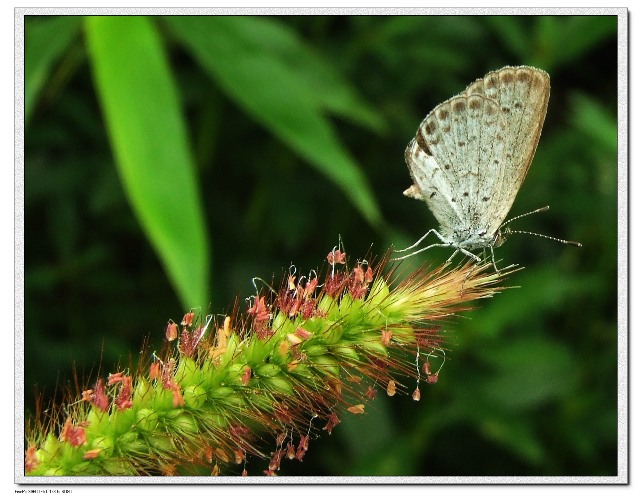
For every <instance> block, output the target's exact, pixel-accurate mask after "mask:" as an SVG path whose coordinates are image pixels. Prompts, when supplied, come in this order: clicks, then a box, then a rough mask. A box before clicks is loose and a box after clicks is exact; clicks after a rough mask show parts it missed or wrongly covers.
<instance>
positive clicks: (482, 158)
mask: <svg viewBox="0 0 642 499" xmlns="http://www.w3.org/2000/svg"><path fill="white" fill-rule="evenodd" d="M505 137H506V123H505V119H504V116H502V114H501V112H500V108H499V106H498V104H497V103H496V102H495V101H493V100H492V99H489V98H486V97H483V96H480V95H470V96H463V95H460V96H456V97H453V98H452V99H449V100H447V101H446V102H444V103H442V104H440V105H439V106H437V107H436V108H435V109H434V110H433V111H431V112H430V114H428V116H426V118H425V119H424V120H423V122H422V123H421V125H420V126H419V129H418V130H417V135H416V136H415V138H414V139H413V140H412V141H411V142H410V144H409V145H408V147H407V148H406V163H407V165H408V169H409V170H410V176H411V177H412V179H413V181H414V186H413V187H411V189H409V191H407V195H410V196H411V197H417V198H419V197H421V198H422V199H423V200H424V201H425V202H426V203H427V204H428V207H429V208H430V210H431V211H432V213H433V215H434V216H435V218H436V219H437V221H438V222H439V224H440V232H441V235H442V236H444V237H445V238H446V239H447V240H449V241H451V242H453V243H461V242H464V241H468V240H470V238H471V236H472V239H473V242H471V244H470V246H471V247H472V246H475V245H476V244H477V243H478V244H477V245H478V246H483V245H487V243H488V241H487V239H488V238H489V237H490V235H492V234H493V233H494V232H495V230H496V229H497V228H498V227H499V224H501V221H502V220H503V219H500V220H499V222H497V221H496V218H497V217H496V216H494V214H493V212H492V211H490V210H489V207H492V206H494V205H496V204H497V203H498V202H499V200H498V198H499V196H500V194H501V193H500V192H499V190H498V188H497V185H496V181H497V179H498V178H503V177H504V168H505V165H504V157H505V154H504V150H505V149H504V139H505ZM476 237H477V239H479V240H478V241H475V238H476Z"/></svg>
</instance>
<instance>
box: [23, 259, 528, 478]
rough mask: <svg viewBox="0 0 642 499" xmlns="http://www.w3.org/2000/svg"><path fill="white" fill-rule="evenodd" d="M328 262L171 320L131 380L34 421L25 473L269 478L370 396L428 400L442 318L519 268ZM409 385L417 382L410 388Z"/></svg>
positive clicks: (118, 376) (94, 390) (102, 382)
mask: <svg viewBox="0 0 642 499" xmlns="http://www.w3.org/2000/svg"><path fill="white" fill-rule="evenodd" d="M326 261H327V262H328V268H327V272H326V277H325V279H321V278H320V277H318V274H317V273H316V272H309V273H307V274H304V276H303V278H302V277H301V276H297V275H295V273H296V267H294V266H291V267H290V270H289V273H288V275H286V276H285V277H284V279H283V283H282V286H281V287H280V288H278V289H275V290H272V289H270V290H268V291H265V292H262V291H261V290H260V289H259V290H257V294H256V296H254V297H252V299H251V300H249V302H248V308H247V310H246V311H245V312H244V313H239V312H237V313H234V314H231V315H229V316H225V317H224V318H223V319H222V320H220V321H218V322H217V320H216V319H215V318H214V316H212V315H205V316H203V315H201V313H200V312H198V309H194V310H192V311H190V312H187V313H186V314H185V315H184V316H183V318H182V320H180V322H174V321H169V322H168V323H167V324H168V325H167V326H166V327H165V328H164V329H165V330H164V331H162V332H159V336H160V335H161V334H162V335H163V336H164V338H165V346H164V347H163V350H162V351H160V352H159V353H156V352H154V354H153V355H152V356H149V355H147V356H143V357H141V362H140V367H139V369H138V370H137V371H136V372H133V371H132V370H131V369H130V370H127V369H125V370H118V372H116V373H115V374H111V375H109V376H108V377H107V378H103V377H100V378H99V379H98V380H97V381H95V382H94V383H93V385H91V388H90V387H89V386H88V387H85V389H84V390H82V393H81V394H79V395H78V397H76V398H70V399H69V400H68V401H67V403H66V404H64V405H63V406H60V407H58V408H57V409H56V408H53V410H51V411H47V412H46V415H45V416H43V417H41V418H40V419H39V420H37V421H32V422H31V423H30V425H29V426H28V430H27V434H26V436H25V440H26V444H27V445H26V451H25V472H26V474H27V475H31V476H54V475H55V476H79V475H106V476H115V475H163V474H165V475H223V474H228V475H243V476H244V475H246V474H247V470H246V461H247V459H248V457H251V456H253V457H254V458H261V459H263V460H264V461H265V470H264V473H265V474H266V475H270V476H272V475H275V474H276V473H277V472H278V471H279V470H280V468H281V466H282V463H283V459H288V460H292V459H298V460H303V459H304V457H305V455H306V454H307V453H308V452H313V451H314V440H316V439H317V438H319V437H320V435H321V434H322V433H325V432H327V433H328V434H330V433H331V432H332V430H333V429H334V428H335V427H336V426H337V425H338V424H340V423H341V421H342V420H344V419H346V418H362V417H367V414H368V404H369V402H370V401H371V400H372V399H374V398H375V396H376V394H377V393H378V392H379V391H381V392H383V393H387V394H388V395H390V396H397V397H398V396H401V395H404V396H412V398H413V399H414V400H416V401H419V399H420V398H422V397H421V395H423V398H425V397H429V396H430V388H429V384H430V383H434V382H436V381H437V376H436V374H435V373H431V371H430V366H429V365H428V360H429V357H430V356H434V354H433V352H442V353H443V348H444V332H443V330H442V324H443V323H444V319H446V318H448V317H450V316H452V315H453V314H457V313H459V312H461V311H463V310H466V309H469V308H471V306H472V304H473V302H474V301H475V300H478V299H481V298H488V297H490V296H492V295H493V294H495V293H497V292H498V291H500V290H501V289H503V288H502V287H501V286H500V284H499V280H500V279H505V278H506V276H507V275H508V274H509V273H510V272H511V271H514V270H516V268H512V269H509V271H508V272H507V271H506V270H504V271H503V272H502V275H501V277H500V276H499V275H498V274H497V273H495V272H494V271H493V268H492V264H491V263H489V264H485V265H484V264H481V265H480V264H476V263H473V262H470V261H469V262H468V263H464V264H460V265H450V264H447V265H444V266H441V267H438V268H436V269H432V270H430V269H428V268H424V267H422V268H419V269H417V270H416V271H414V272H412V273H410V275H408V276H406V277H401V275H402V273H401V272H400V270H401V269H399V268H398V267H399V266H400V265H404V264H399V263H397V264H396V265H392V266H390V265H389V260H388V258H387V257H386V258H384V259H382V260H381V261H380V262H379V263H378V264H377V265H376V266H375V267H371V265H370V264H369V263H368V261H366V260H358V261H357V262H356V263H355V264H354V265H352V264H350V261H349V259H348V258H347V257H346V254H345V253H344V252H342V251H341V250H340V249H337V248H335V249H334V250H333V251H332V252H330V253H329V254H328V256H327V257H326ZM179 324H180V329H181V330H180V333H179V327H178V325H179ZM420 359H421V360H420ZM424 359H425V360H424ZM420 362H421V363H422V364H421V366H422V367H421V373H420V371H419V365H420V364H419V363H420ZM422 374H423V375H422ZM404 379H408V380H411V383H412V381H416V382H417V385H416V389H415V390H414V391H413V392H412V393H409V392H410V391H411V390H412V388H411V389H410V390H408V389H406V385H405V384H404ZM420 382H421V383H426V385H425V387H424V390H423V394H421V393H420V386H419V383H420ZM43 414H45V413H43ZM270 440H272V441H273V442H275V443H276V446H274V445H272V446H270V445H269V442H270Z"/></svg>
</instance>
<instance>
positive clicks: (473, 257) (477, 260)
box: [446, 248, 481, 263]
mask: <svg viewBox="0 0 642 499" xmlns="http://www.w3.org/2000/svg"><path fill="white" fill-rule="evenodd" d="M460 251H461V252H462V253H463V254H464V255H466V256H468V257H470V258H472V259H473V260H475V261H476V262H477V263H479V262H481V258H479V257H478V256H477V255H475V254H474V253H471V252H470V251H468V250H465V249H464V248H457V249H456V250H455V252H454V253H453V254H452V255H450V258H449V259H448V260H446V263H448V262H450V261H451V260H452V259H453V258H455V255H456V254H457V253H459V252H460Z"/></svg>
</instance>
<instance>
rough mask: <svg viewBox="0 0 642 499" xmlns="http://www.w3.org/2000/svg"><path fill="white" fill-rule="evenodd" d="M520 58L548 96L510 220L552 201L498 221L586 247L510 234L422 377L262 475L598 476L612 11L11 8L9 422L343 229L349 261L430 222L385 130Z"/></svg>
mask: <svg viewBox="0 0 642 499" xmlns="http://www.w3.org/2000/svg"><path fill="white" fill-rule="evenodd" d="M520 64H528V65H533V66H537V67H540V68H542V69H544V70H546V71H548V72H549V73H550V75H551V83H552V90H551V100H550V104H549V109H548V116H547V118H546V122H545V124H544V129H543V133H542V138H541V141H540V144H539V148H538V151H537V154H536V155H535V160H534V162H533V165H532V168H531V170H530V172H529V175H528V177H527V178H526V181H525V183H524V185H523V187H522V189H521V191H520V193H519V195H518V196H517V200H516V202H515V204H514V206H513V209H512V211H511V214H512V215H517V214H521V213H524V212H526V211H529V210H532V209H535V208H538V207H540V206H543V205H547V204H550V206H551V210H550V211H549V212H547V213H544V214H539V215H534V216H532V217H527V218H525V219H522V220H520V221H518V222H516V223H515V224H513V225H512V226H513V228H514V229H523V230H530V231H534V232H539V233H543V234H547V235H551V236H558V237H562V238H566V239H572V240H577V241H581V242H582V243H583V247H582V248H581V249H578V248H574V247H566V246H563V245H560V244H557V243H554V242H550V241H547V240H544V239H540V238H536V237H530V236H525V235H515V236H513V237H511V238H510V239H509V240H508V242H507V243H506V244H505V245H504V246H502V247H501V248H499V249H498V250H496V252H495V254H496V256H497V258H499V259H501V260H502V263H501V264H502V265H507V264H511V263H518V264H521V265H523V266H524V267H525V269H524V270H523V271H521V272H519V273H518V274H516V275H513V276H511V277H510V279H509V280H508V284H509V285H512V286H518V288H516V289H510V290H507V291H505V292H504V293H502V294H501V295H499V296H497V297H495V298H493V299H492V300H488V301H483V302H480V303H478V309H477V310H474V311H471V312H468V313H465V314H464V315H465V318H462V319H460V320H458V321H457V322H455V323H454V324H452V325H449V326H448V327H447V329H446V331H447V339H448V344H447V347H448V348H449V354H448V360H447V362H446V365H445V366H444V368H443V369H442V371H441V376H440V380H439V383H437V384H436V385H430V386H425V387H424V388H423V390H422V399H421V401H420V402H419V403H417V402H413V401H412V399H411V398H410V397H409V396H407V397H399V396H397V397H394V398H389V397H386V396H385V394H384V393H382V392H380V393H379V395H378V396H377V398H376V399H375V401H374V403H373V404H372V405H371V406H370V407H369V408H368V409H367V416H366V417H354V416H349V415H345V416H344V417H343V418H342V419H343V422H342V424H340V425H339V426H338V427H337V428H336V430H335V431H334V432H333V434H332V436H331V437H328V436H327V435H325V436H324V437H323V438H320V439H318V440H314V441H312V442H311V444H310V450H309V451H308V454H307V455H306V458H305V461H304V462H303V463H299V462H290V461H286V462H284V463H283V465H282V469H281V474H283V475H290V476H292V475H422V476H437V475H453V476H466V475H490V476H493V475H545V476H554V475H579V476H582V475H615V474H617V345H616V339H617V338H616V335H617V330H616V327H617V326H616V325H617V285H616V274H617V162H616V157H617V156H616V154H617V136H616V130H617V129H616V110H617V18H616V17H615V16H559V17H558V16H542V17H529V16H498V17H484V16H461V17H460V16H434V17H433V16H425V17H422V16H416V17H405V16H400V17H387V16H356V17H333V16H301V17H299V16H294V17H175V18H168V17H89V18H85V17H27V18H25V68H24V69H25V72H24V74H25V118H26V120H25V121H26V122H25V155H24V158H25V171H24V179H25V199H24V203H25V214H24V215H25V217H24V221H25V282H24V299H25V323H24V327H25V341H24V352H25V376H24V378H25V410H26V414H27V416H28V415H30V414H32V412H33V408H34V400H35V396H34V394H35V393H40V392H44V399H45V400H50V399H52V398H56V397H57V396H58V394H59V393H60V390H58V392H56V390H55V387H56V386H59V387H60V386H64V385H65V384H67V383H68V382H70V381H71V380H73V378H74V368H75V371H76V373H77V374H76V375H77V377H78V378H79V379H86V378H87V377H88V376H92V377H95V375H96V373H97V371H98V370H99V369H101V372H102V373H103V374H105V373H106V372H108V371H110V370H111V371H113V370H114V369H115V366H116V364H117V363H118V362H121V363H127V362H128V359H129V356H130V354H131V355H132V356H133V357H134V358H135V357H136V356H137V352H138V351H139V350H140V346H141V344H142V341H143V338H144V337H146V336H149V337H150V342H151V344H152V349H153V348H158V347H159V346H160V345H161V344H162V339H163V334H164V327H165V325H166V322H167V320H168V319H170V318H173V319H174V320H177V319H180V318H181V316H182V313H183V312H184V311H185V310H186V309H187V308H188V307H202V309H203V310H208V311H211V312H213V313H225V312H229V311H230V310H231V307H232V305H233V303H234V300H235V298H236V297H237V296H239V297H240V299H241V301H242V300H243V299H244V298H245V297H247V296H250V295H252V294H253V293H254V289H253V287H252V284H251V281H250V279H251V278H252V277H254V276H260V277H262V278H263V279H265V280H266V281H271V280H272V278H273V277H275V278H276V279H277V280H280V278H281V275H282V274H283V272H284V271H285V270H287V269H288V267H289V266H290V264H294V265H296V267H297V268H298V269H302V270H304V271H305V272H307V269H311V268H315V269H316V268H321V266H322V264H323V260H324V258H325V255H326V254H327V253H328V252H329V251H330V250H331V249H332V247H333V246H335V245H336V244H337V243H338V239H339V235H340V236H341V238H342V240H343V242H344V244H345V248H346V250H347V252H348V254H349V255H350V256H351V257H352V258H353V259H356V258H361V257H364V256H366V254H367V253H368V252H370V254H371V255H372V254H374V255H381V254H383V253H384V252H385V251H386V250H387V249H388V248H389V247H390V246H391V245H392V244H394V245H395V246H396V247H404V246H407V245H408V244H410V243H412V242H414V241H415V240H416V239H417V238H418V237H419V236H421V235H423V234H424V233H425V232H426V231H427V230H428V229H429V228H432V227H436V222H435V220H434V218H433V217H432V214H431V213H430V212H429V210H428V209H427V208H426V207H425V206H424V205H423V204H421V203H420V202H418V201H414V200H411V199H408V198H406V197H404V196H402V195H401V193H402V191H403V190H404V189H405V188H406V187H408V186H409V185H410V178H409V175H408V171H407V168H406V166H405V164H404V157H403V153H404V148H405V146H406V144H407V143H408V141H409V140H410V139H411V138H412V137H413V135H414V133H415V131H416V129H417V127H418V125H419V123H420V121H421V120H422V119H423V117H424V116H425V115H426V114H427V113H428V112H429V111H430V110H431V109H432V108H433V107H434V106H435V105H437V104H438V103H440V102H442V101H444V100H445V99H447V98H449V97H451V96H453V95H454V94H456V93H458V92H460V91H461V90H463V89H464V88H465V86H466V85H467V84H468V83H470V82H472V81H473V80H475V79H476V78H479V77H481V76H483V75H484V74H485V73H487V72H488V71H491V70H495V69H498V68H500V67H502V66H504V65H520ZM449 255H450V252H449V251H448V250H444V251H441V250H439V249H435V250H434V251H433V250H431V251H430V252H428V253H424V254H422V255H419V256H417V257H416V258H415V259H414V262H413V263H412V265H419V264H421V263H425V262H427V261H428V262H432V263H434V264H437V263H439V262H441V261H443V260H444V259H446V258H447V257H448V256H449ZM409 383H411V384H412V383H413V381H412V380H409ZM264 468H265V463H259V464H257V468H256V471H255V472H256V473H260V470H261V469H264Z"/></svg>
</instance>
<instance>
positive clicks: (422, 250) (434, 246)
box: [391, 243, 456, 262]
mask: <svg viewBox="0 0 642 499" xmlns="http://www.w3.org/2000/svg"><path fill="white" fill-rule="evenodd" d="M414 246H416V245H414ZM414 246H411V248H414ZM451 246H452V244H447V243H444V244H439V243H437V244H431V245H430V246H426V247H425V248H421V249H419V250H417V251H413V252H412V253H409V254H408V255H404V256H400V257H399V258H392V259H391V261H393V262H396V261H399V260H405V259H406V258H409V257H411V256H415V255H418V254H419V253H423V252H424V251H426V250H429V249H430V248H450V247H451ZM408 249H410V248H406V250H408ZM404 251H405V250H404ZM455 253H456V252H455Z"/></svg>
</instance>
